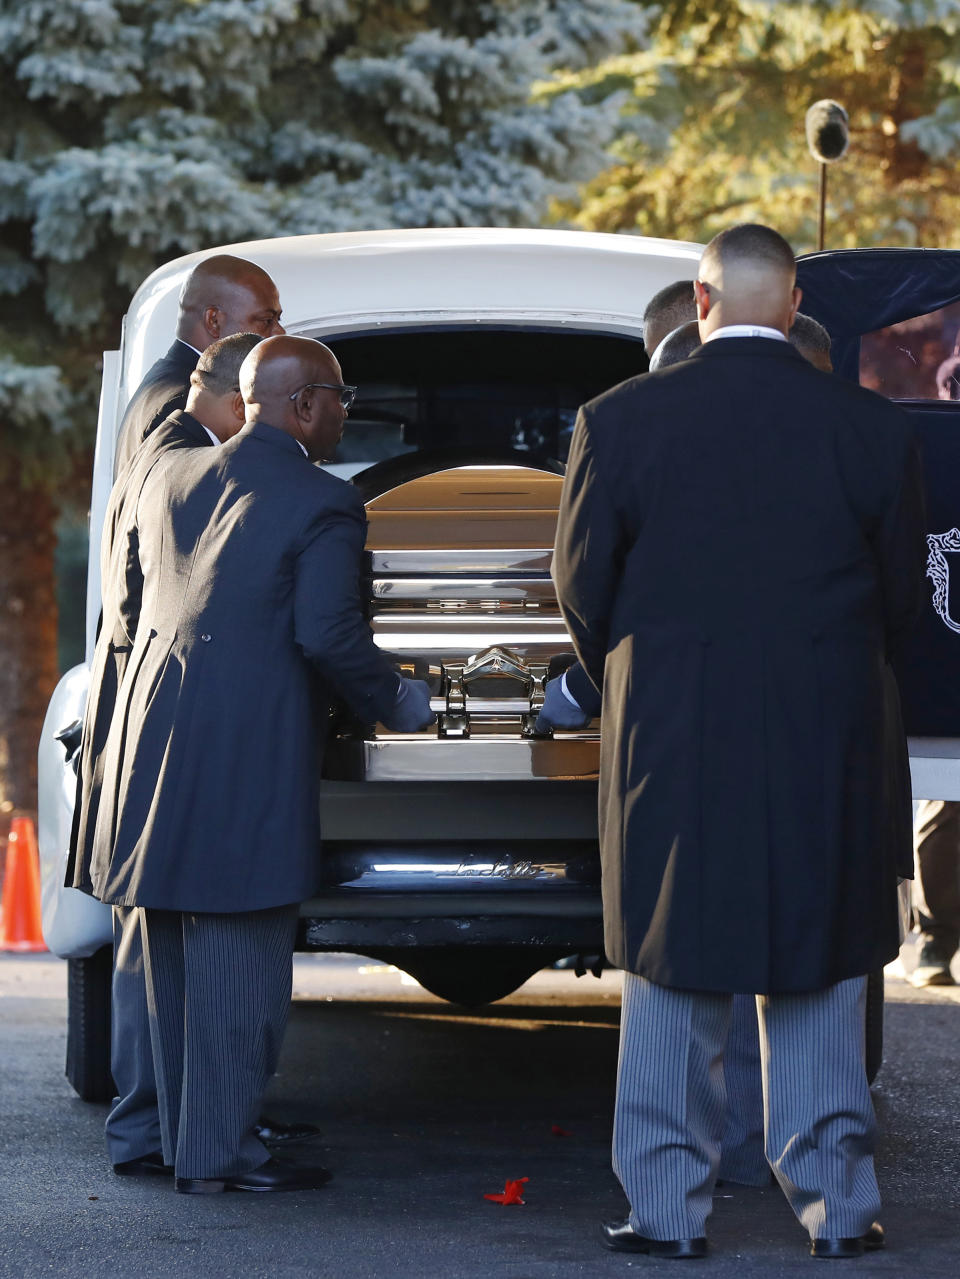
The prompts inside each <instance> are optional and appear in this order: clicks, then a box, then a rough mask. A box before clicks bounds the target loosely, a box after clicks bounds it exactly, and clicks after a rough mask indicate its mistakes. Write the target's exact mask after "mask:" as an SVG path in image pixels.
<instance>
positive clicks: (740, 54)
mask: <svg viewBox="0 0 960 1279" xmlns="http://www.w3.org/2000/svg"><path fill="white" fill-rule="evenodd" d="M648 12H649V14H650V15H651V18H656V22H655V24H653V23H652V26H651V38H650V41H649V44H648V46H647V47H646V48H644V49H642V50H640V51H637V52H635V53H632V54H626V55H621V56H615V57H613V58H610V59H607V60H606V61H605V62H602V63H600V64H598V65H597V66H596V67H593V68H589V69H587V70H586V71H584V72H579V73H573V74H571V75H570V76H566V77H563V78H562V79H561V80H560V81H559V82H558V84H557V85H555V86H553V85H552V86H550V88H549V90H548V91H549V92H550V93H553V92H558V91H567V90H569V89H570V88H578V89H580V90H581V92H585V93H587V94H588V95H589V94H592V93H597V94H598V95H600V96H603V95H605V94H607V93H609V92H610V91H611V90H613V89H621V90H623V91H625V92H628V93H629V95H630V101H629V104H628V105H627V106H626V107H625V108H624V110H623V116H622V120H621V127H620V132H619V136H618V139H617V142H616V144H615V148H614V149H615V152H616V155H617V162H616V163H615V165H614V166H613V167H612V168H610V169H608V170H606V171H605V172H604V173H603V174H601V175H600V176H599V177H597V178H596V179H594V180H593V181H592V182H591V183H590V184H588V185H587V187H586V189H585V190H584V191H583V193H582V195H581V198H580V199H579V200H578V201H576V202H573V203H570V202H561V203H560V207H561V210H562V212H563V213H564V214H566V216H568V217H572V218H573V219H574V220H575V221H576V222H577V223H578V224H579V225H581V226H583V227H587V228H590V229H593V230H603V231H633V232H638V233H641V234H646V235H664V236H670V237H676V238H681V239H690V240H700V241H702V240H707V239H709V238H710V237H711V236H712V235H713V234H715V233H716V232H717V231H719V230H722V229H723V227H725V226H729V225H730V224H731V223H732V222H740V221H754V220H756V221H763V222H769V223H771V224H772V225H774V226H776V227H777V228H778V229H779V230H781V231H782V232H783V233H784V234H785V235H786V236H787V238H788V239H789V240H790V241H791V243H792V244H793V245H794V247H795V248H796V249H797V251H798V252H799V251H804V250H809V249H812V248H815V247H816V215H817V196H816V181H817V170H816V164H815V162H814V161H813V159H812V158H811V156H810V154H809V152H808V150H807V146H806V141H805V135H804V115H805V112H806V110H807V108H808V107H809V106H810V105H811V104H812V103H813V102H814V101H816V100H817V99H819V98H835V99H837V100H838V101H839V102H841V103H842V104H843V105H844V106H845V107H846V109H847V111H848V113H849V115H850V126H851V142H850V149H849V152H848V154H847V156H846V157H844V159H843V160H841V161H839V162H838V163H837V164H835V165H833V166H832V167H831V169H830V170H829V184H828V195H829V202H828V217H827V247H828V248H829V247H834V248H839V247H845V246H854V245H871V244H888V245H898V244H899V245H914V244H916V245H925V246H930V247H936V246H939V247H950V246H955V245H958V244H960V230H958V228H960V186H958V184H957V160H958V157H960V96H958V92H957V90H958V85H960V5H958V4H957V3H956V0H922V2H921V3H917V2H916V0H864V3H861V4H850V3H847V2H846V0H818V2H814V3H782V2H781V3H777V2H774V0H713V2H712V3H707V2H700V0H668V2H667V3H664V4H662V5H656V6H653V5H650V6H648Z"/></svg>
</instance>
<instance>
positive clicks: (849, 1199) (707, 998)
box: [613, 973, 880, 1239]
mask: <svg viewBox="0 0 960 1279" xmlns="http://www.w3.org/2000/svg"><path fill="white" fill-rule="evenodd" d="M732 1002H733V996H732V995H722V994H717V995H714V994H697V993H692V992H689V991H680V990H671V989H668V988H666V987H663V986H656V985H654V984H653V983H652V982H649V981H646V980H645V979H644V978H642V977H637V976H635V975H634V974H632V973H625V974H624V987H623V1011H622V1020H621V1027H620V1064H619V1068H618V1072H617V1104H616V1113H615V1117H614V1137H613V1166H614V1171H615V1172H616V1174H617V1177H618V1178H619V1180H620V1184H621V1185H622V1186H623V1189H624V1191H625V1193H626V1196H627V1198H628V1200H629V1201H630V1209H631V1211H630V1223H631V1225H632V1226H633V1229H634V1230H636V1231H637V1232H638V1233H639V1234H642V1235H646V1236H647V1237H648V1238H651V1239H685V1238H698V1237H699V1236H701V1235H703V1234H704V1233H705V1225H706V1220H707V1217H708V1216H709V1214H710V1210H711V1207H712V1198H713V1188H714V1184H715V1181H716V1177H717V1170H718V1167H719V1162H720V1144H721V1139H722V1136H723V1131H724V1120H725V1110H726V1084H725V1080H724V1070H723V1054H724V1047H725V1043H726V1039H727V1034H728V1030H729V1025H730V1015H731V1006H732ZM756 1002H757V1013H758V1016H759V1021H760V1056H761V1072H762V1077H763V1111H764V1134H765V1149H766V1156H767V1160H768V1162H769V1164H770V1167H771V1168H772V1169H773V1172H774V1174H775V1176H776V1178H777V1181H778V1182H779V1184H780V1187H781V1189H782V1190H783V1192H784V1194H785V1195H786V1197H787V1200H788V1202H789V1203H790V1206H791V1208H792V1209H793V1211H794V1213H795V1214H796V1217H797V1219H798V1220H799V1221H800V1223H801V1224H802V1225H803V1226H804V1227H805V1229H806V1231H807V1233H808V1234H809V1235H810V1237H811V1238H823V1237H827V1238H839V1237H852V1236H856V1235H862V1234H864V1233H865V1232H866V1231H867V1230H868V1229H869V1227H870V1225H871V1223H872V1222H873V1221H874V1220H875V1219H876V1216H877V1212H878V1210H879V1207H880V1193H879V1190H878V1188H877V1181H876V1175H875V1172H874V1166H873V1149H874V1141H875V1133H876V1120H875V1118H874V1113H873V1104H872V1102H871V1099H870V1089H869V1087H868V1085H867V1077H866V1069H865V1064H864V1010H865V1003H866V978H865V977H857V978H852V979H851V980H849V981H844V982H840V983H839V984H838V985H836V986H831V987H829V988H828V989H826V990H822V991H815V992H813V993H810V994H799V995H758V996H757V1001H756Z"/></svg>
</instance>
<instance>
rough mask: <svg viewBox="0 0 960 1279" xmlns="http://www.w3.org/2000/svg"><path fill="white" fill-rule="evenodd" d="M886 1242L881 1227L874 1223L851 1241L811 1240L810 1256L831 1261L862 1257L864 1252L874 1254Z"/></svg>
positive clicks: (877, 1222)
mask: <svg viewBox="0 0 960 1279" xmlns="http://www.w3.org/2000/svg"><path fill="white" fill-rule="evenodd" d="M885 1242H886V1241H885V1240H884V1237H883V1226H881V1225H880V1222H879V1221H875V1222H874V1223H873V1225H872V1226H871V1227H870V1229H869V1230H868V1231H867V1233H866V1234H865V1235H855V1236H854V1237H853V1238H852V1239H811V1240H810V1256H811V1257H820V1258H824V1259H831V1258H837V1257H862V1256H863V1254H864V1253H865V1252H875V1251H876V1250H877V1249H878V1248H882V1247H883V1245H884V1243H885Z"/></svg>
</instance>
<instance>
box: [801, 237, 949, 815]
mask: <svg viewBox="0 0 960 1279" xmlns="http://www.w3.org/2000/svg"><path fill="white" fill-rule="evenodd" d="M797 283H798V284H799V286H800V288H801V289H802V290H803V301H802V302H801V304H800V306H801V310H802V311H804V312H805V313H806V314H807V315H811V316H813V318H814V319H816V320H819V321H820V323H821V324H822V325H824V327H825V328H826V329H827V331H828V332H829V334H830V337H831V341H832V348H831V353H832V358H833V364H834V369H835V370H836V372H837V373H838V374H839V375H840V376H841V377H847V378H850V379H852V380H853V381H859V382H862V383H863V384H864V385H869V386H871V387H872V388H873V389H875V390H878V391H880V393H881V394H886V395H889V396H890V398H892V399H896V400H897V401H898V402H899V403H901V404H902V406H903V408H904V409H905V410H906V411H907V412H908V413H909V414H910V415H911V417H912V418H913V419H914V422H915V424H916V427H917V433H918V436H919V439H920V444H921V449H922V455H923V466H924V481H925V486H926V497H927V545H928V560H927V578H928V587H929V593H928V594H927V596H926V599H925V605H924V611H923V614H922V616H921V619H920V621H919V623H918V625H917V627H916V629H915V631H914V634H913V637H912V639H911V644H910V649H909V652H908V655H907V660H906V662H905V664H904V667H903V669H902V670H901V671H900V673H899V675H900V691H901V697H902V700H903V708H904V720H905V723H906V727H907V734H908V736H909V743H910V768H911V773H912V777H913V793H914V797H915V798H917V799H960V398H957V399H941V398H939V395H940V394H941V392H940V390H939V388H938V384H937V376H938V371H941V372H940V376H941V380H942V382H943V383H944V388H945V393H948V394H949V393H950V392H951V391H952V394H954V395H956V396H958V397H960V366H958V369H957V375H956V378H953V379H951V378H950V377H949V373H950V366H949V361H950V358H951V354H952V353H953V352H955V351H960V251H956V250H950V249H842V250H837V251H834V252H827V253H815V254H810V255H809V256H807V257H803V258H800V259H799V261H798V263H797ZM945 362H946V364H947V367H946V369H944V364H945ZM951 569H952V570H953V576H954V581H953V584H952V585H951Z"/></svg>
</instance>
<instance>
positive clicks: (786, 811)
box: [554, 338, 925, 992]
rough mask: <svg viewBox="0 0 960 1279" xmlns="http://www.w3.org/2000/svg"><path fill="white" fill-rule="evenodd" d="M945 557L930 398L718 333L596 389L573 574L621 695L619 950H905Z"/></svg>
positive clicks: (760, 961)
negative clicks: (908, 667) (913, 723)
mask: <svg viewBox="0 0 960 1279" xmlns="http://www.w3.org/2000/svg"><path fill="white" fill-rule="evenodd" d="M641 420H642V422H643V424H644V429H643V430H642V431H638V430H637V429H636V424H637V422H638V421H641ZM924 561H925V541H924V528H923V511H922V496H921V490H920V480H919V465H918V459H917V454H916V448H915V445H914V442H913V437H912V432H911V427H910V422H909V420H908V418H907V417H906V416H905V415H904V414H903V413H902V411H901V410H900V409H898V408H897V407H896V406H895V405H893V404H891V403H889V402H888V401H887V400H884V399H882V398H881V397H879V396H876V395H874V394H872V393H871V392H868V391H863V390H861V389H860V388H859V387H856V386H853V385H852V384H849V383H846V382H842V381H840V380H839V379H837V378H835V377H831V376H830V375H828V374H824V373H820V372H818V371H817V370H816V369H814V368H813V367H812V366H810V365H809V364H807V363H806V361H804V360H803V358H802V357H801V356H800V355H798V354H797V353H796V352H795V351H793V349H792V348H791V347H789V346H788V345H787V344H786V343H780V342H777V341H774V340H771V339H764V338H746V339H743V338H723V339H720V340H718V341H715V342H711V343H707V344H706V345H704V346H703V347H702V348H701V349H700V350H699V351H697V352H696V353H695V354H694V355H693V356H692V358H691V359H690V360H688V361H686V362H685V363H683V364H681V365H677V366H676V367H674V368H671V369H667V370H664V371H663V372H658V373H655V374H649V375H647V376H645V377H642V378H636V379H633V380H631V381H629V382H626V383H624V384H623V385H622V386H619V387H616V388H614V389H613V390H612V391H609V392H607V393H606V394H605V395H603V396H601V397H600V398H599V399H597V400H594V401H592V402H591V403H590V404H588V405H586V406H585V407H584V409H583V410H582V411H581V415H580V418H579V421H578V424H577V428H576V431H575V434H574V440H573V445H572V448H571V454H570V463H569V468H568V471H567V478H566V482H565V485H564V493H563V499H562V503H561V511H560V519H559V524H558V531H557V547H556V555H555V559H554V577H555V580H556V583H557V589H558V595H559V598H560V603H561V607H562V609H563V612H564V616H565V618H566V621H567V624H568V626H569V627H570V630H571V633H572V635H573V637H574V643H575V646H576V648H577V653H578V656H579V657H580V659H581V661H582V662H583V664H584V666H585V667H586V670H587V672H588V674H589V675H590V678H591V680H592V681H593V682H594V683H595V684H596V685H598V686H599V685H601V684H602V686H603V691H604V696H603V705H604V717H603V734H602V743H601V778H600V789H601V797H600V838H601V852H602V858H603V891H604V919H605V933H606V948H607V953H608V955H609V956H610V958H611V960H612V961H613V962H614V963H615V964H616V965H617V966H619V967H622V968H626V969H628V970H631V971H633V972H636V973H640V974H641V975H643V976H645V977H647V978H649V979H650V980H652V981H654V982H658V983H660V984H662V985H666V986H674V987H680V988H686V989H693V990H715V991H745V992H765V991H780V992H786V991H801V990H816V989H821V988H824V987H826V986H828V985H830V984H832V983H834V982H837V981H841V980H843V979H845V978H847V977H852V976H855V975H858V974H862V973H866V972H869V971H872V970H874V969H876V968H878V967H880V966H881V965H882V964H884V963H885V962H887V961H888V960H890V959H892V958H893V957H894V956H895V955H896V953H897V949H898V944H899V934H898V921H897V909H896V893H895V888H896V868H897V860H898V858H899V857H902V856H903V855H904V854H905V852H906V848H905V847H904V846H903V845H904V843H905V842H906V841H907V840H908V831H909V820H908V819H909V805H910V793H909V775H908V773H907V772H906V770H901V771H900V772H897V770H896V769H893V768H891V763H890V762H891V759H892V758H899V759H900V760H901V761H902V760H903V758H904V753H905V742H904V738H903V730H902V727H901V726H900V724H899V716H898V715H897V713H896V710H897V708H896V702H895V700H891V697H890V690H891V677H890V669H889V665H888V658H889V656H890V654H891V653H892V652H893V650H894V649H896V648H897V646H898V643H899V641H900V640H901V639H902V637H903V634H904V632H905V631H906V629H907V628H908V626H909V625H910V623H911V622H912V619H913V617H914V616H915V613H916V611H917V609H918V607H919V604H920V600H921V598H922V590H923V573H924Z"/></svg>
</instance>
